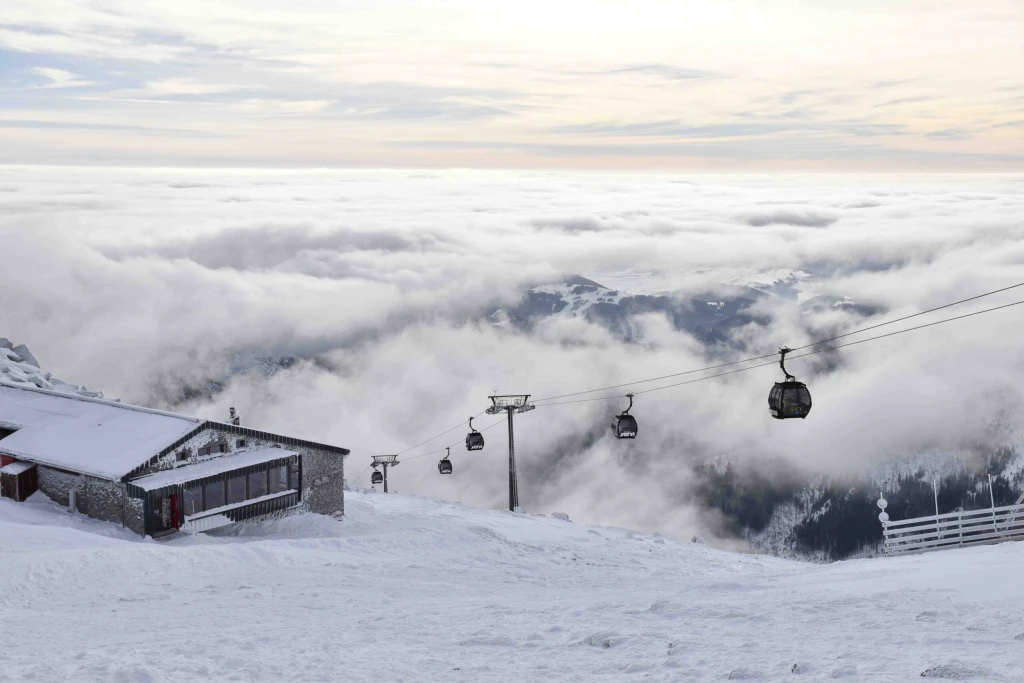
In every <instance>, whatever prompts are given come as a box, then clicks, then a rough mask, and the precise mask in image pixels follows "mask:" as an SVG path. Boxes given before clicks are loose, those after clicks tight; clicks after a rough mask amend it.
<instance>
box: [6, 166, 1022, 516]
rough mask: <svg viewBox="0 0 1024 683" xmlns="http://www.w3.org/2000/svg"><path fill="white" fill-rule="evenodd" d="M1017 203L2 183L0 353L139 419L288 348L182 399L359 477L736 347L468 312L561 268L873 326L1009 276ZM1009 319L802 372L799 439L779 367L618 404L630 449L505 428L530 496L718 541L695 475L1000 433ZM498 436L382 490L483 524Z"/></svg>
mask: <svg viewBox="0 0 1024 683" xmlns="http://www.w3.org/2000/svg"><path fill="white" fill-rule="evenodd" d="M1022 210H1024V177H1021V176H1009V175H1008V176H986V177H971V176H924V177H915V178H908V177H895V176H893V177H886V176H862V177H856V176H850V177H843V178H831V179H829V178H821V177H807V178H803V177H796V176H793V177H774V178H766V177H757V176H751V177H746V178H740V177H738V178H730V179H726V178H722V177H700V176H672V175H660V176H616V175H573V174H552V173H483V174H481V173H472V174H470V173H462V172H446V173H422V172H416V173H402V172H397V171H391V172H383V171H382V172H356V171H352V172H340V171H318V172H312V171H304V172H297V171H296V172H276V171H275V172H271V171H258V170H254V171H218V172H208V171H167V170H143V171H139V170H135V171H125V170H115V169H94V170H75V169H57V168H52V169H26V168H18V167H3V168H0V244H2V245H3V254H2V265H3V267H2V268H0V335H2V336H6V337H9V338H11V339H17V340H20V341H24V342H25V343H27V344H28V345H29V346H30V347H31V348H32V349H33V352H34V353H35V354H36V356H37V357H38V358H39V359H40V361H41V363H42V364H43V365H44V366H45V367H46V368H47V369H50V370H52V371H53V372H54V373H55V374H56V375H57V376H60V377H62V378H64V379H66V380H68V381H73V382H76V383H81V384H84V385H86V386H89V387H91V388H95V389H99V390H102V391H104V392H105V393H106V394H107V395H111V396H121V397H123V398H124V399H125V400H128V401H136V402H144V403H150V404H160V405H168V404H169V403H170V402H172V401H173V400H175V399H177V398H179V397H180V391H181V389H182V387H184V386H186V385H189V386H196V385H199V384H201V383H202V382H204V381H206V380H209V379H217V378H221V377H223V376H224V375H225V374H226V373H227V371H228V368H229V367H230V365H231V359H232V357H233V356H234V355H235V354H236V353H238V352H248V351H255V350H270V351H274V352H278V353H291V354H296V355H299V356H301V357H303V358H305V359H307V360H303V361H301V362H299V363H298V364H296V365H295V366H293V367H291V368H289V369H287V370H283V371H281V372H279V373H278V374H276V375H274V376H273V377H271V378H266V377H263V376H262V375H259V374H255V375H247V376H240V377H236V378H235V379H234V380H232V381H230V382H229V383H228V384H227V385H226V386H225V388H224V391H223V392H222V393H220V394H219V395H218V396H217V397H216V398H215V399H214V400H212V401H209V402H208V401H205V400H200V401H196V402H193V403H187V404H183V405H179V409H183V410H188V411H193V412H197V413H199V414H202V415H206V416H212V417H223V416H224V415H225V414H226V413H227V407H228V405H236V406H238V407H239V408H240V409H241V411H242V412H243V414H244V415H245V420H246V422H247V423H248V424H252V425H259V426H261V427H263V428H265V429H268V430H270V431H279V432H284V433H288V434H295V435H297V436H304V437H307V438H311V439H322V440H326V441H329V442H331V443H337V444H339V445H343V446H345V447H348V448H351V449H352V451H353V455H352V456H351V458H350V461H349V465H348V467H349V470H348V471H349V474H350V477H351V478H353V479H355V478H356V477H357V475H359V474H361V473H363V470H364V467H365V464H366V463H367V462H368V461H369V456H370V455H372V454H375V453H384V452H398V451H402V450H404V449H406V448H409V447H410V446H413V445H415V444H417V443H419V442H420V441H422V440H423V439H425V438H427V437H429V436H432V435H434V434H436V433H438V432H440V431H442V430H443V429H446V428H448V427H453V426H456V425H458V424H459V423H460V422H462V421H463V420H465V418H466V417H468V416H469V415H474V414H476V413H479V412H480V411H481V410H483V409H484V407H486V405H487V401H486V397H487V396H488V395H489V394H490V393H492V392H493V391H494V390H498V391H499V392H502V391H506V392H520V391H521V392H530V393H531V394H533V395H534V396H535V397H544V396H553V395H558V394H563V393H567V392H572V391H579V390H583V389H589V388H593V387H597V386H606V385H611V384H618V383H622V382H629V381H632V380H636V379H641V378H644V377H653V376H659V375H665V374H670V373H676V372H681V371H683V370H688V369H691V368H696V367H702V366H704V365H707V364H709V363H711V362H715V361H721V360H722V359H723V358H725V356H723V355H722V354H726V356H727V355H728V353H729V352H727V351H725V350H723V349H719V350H717V351H715V354H716V355H711V354H710V353H709V351H708V350H707V349H705V348H703V347H702V346H701V344H700V343H699V342H698V341H697V340H695V339H694V338H692V337H690V336H688V335H686V334H684V333H681V332H679V331H677V330H675V329H674V328H673V327H672V326H671V324H670V323H669V322H668V321H667V320H666V319H665V318H663V317H661V316H659V315H656V314H647V315H643V316H638V317H637V318H636V319H635V320H634V321H633V323H634V325H635V326H636V327H637V329H638V330H639V331H640V332H641V333H642V335H643V343H641V344H629V345H626V344H623V343H622V342H620V341H619V340H618V339H617V338H616V337H614V336H613V335H612V334H610V333H609V332H607V331H606V330H604V329H603V328H601V327H598V326H596V325H592V324H589V323H587V322H586V321H584V320H581V319H579V318H573V317H571V316H570V317H565V316H561V317H558V318H554V319H551V320H549V321H547V322H544V323H542V324H540V325H538V326H536V327H535V328H534V329H533V331H532V332H531V333H530V334H529V335H527V334H520V333H515V332H511V331H509V330H507V329H505V328H501V327H495V326H494V325H491V324H489V323H488V322H487V321H486V320H482V319H481V315H482V313H483V312H485V311H488V310H493V308H495V307H500V306H503V305H511V304H512V303H514V302H515V301H516V300H517V297H518V296H519V294H520V293H521V292H522V291H523V289H524V288H526V287H529V286H531V285H534V284H538V283H542V282H549V281H552V280H554V279H557V278H558V277H560V276H561V275H562V274H566V273H578V274H581V275H584V276H586V277H588V278H591V279H593V280H596V281H598V282H601V283H602V284H605V285H607V286H609V287H612V288H615V289H618V290H621V291H625V292H629V293H645V292H648V293H649V292H665V291H675V290H684V291H687V292H690V293H696V292H707V294H703V295H702V296H707V297H709V300H711V299H710V297H712V296H715V294H714V293H715V292H716V291H718V292H722V291H727V290H728V289H729V288H730V287H735V286H736V285H743V284H746V283H750V282H754V283H759V284H758V286H761V287H762V288H765V287H766V286H767V285H770V284H771V282H773V281H774V280H776V279H778V278H779V277H783V276H784V275H786V274H789V273H793V272H797V273H798V274H799V275H800V283H799V285H798V287H799V289H800V294H799V297H800V300H801V301H806V300H807V299H809V298H811V297H813V296H815V295H833V296H836V297H849V299H850V300H852V301H853V302H854V303H858V304H863V305H864V306H865V307H866V308H867V309H869V310H878V311H881V313H880V314H879V316H878V317H876V318H872V319H871V320H870V322H872V323H873V322H878V321H881V320H884V319H886V317H890V318H891V317H897V316H899V315H905V314H908V313H912V312H916V311H918V310H921V309H923V308H928V307H932V306H936V305H941V304H943V303H946V302H948V301H951V300H955V299H958V298H962V297H966V296H971V295H974V294H977V293H980V292H984V291H988V290H991V289H996V288H998V287H1001V286H1006V285H1007V284H1011V283H1015V282H1022V281H1024V242H1022V237H1024V223H1022V222H1021V215H1022ZM815 217H817V218H815ZM780 291H782V290H780ZM1015 298H1024V296H1017V297H1014V294H1013V293H1012V292H1010V293H1007V294H1005V295H1000V297H994V298H992V299H990V300H985V301H983V302H979V303H978V304H972V305H968V306H967V307H966V308H965V309H964V311H965V312H966V311H969V310H972V309H971V306H975V307H976V308H978V307H983V306H985V305H989V304H990V303H991V305H995V304H998V303H1004V302H1007V301H1011V300H1015ZM958 310H959V309H958ZM757 312H759V313H761V314H763V315H764V316H765V317H766V318H768V319H770V320H771V321H772V322H771V324H770V325H767V326H759V325H756V324H752V325H750V326H748V327H745V328H741V329H740V330H739V331H738V332H736V335H735V338H734V339H733V344H734V345H735V346H737V347H738V346H739V345H741V344H742V345H744V346H745V349H746V351H745V352H744V355H760V354H762V353H771V352H772V351H774V350H775V349H777V348H778V347H779V346H780V345H782V344H789V345H794V346H797V345H803V344H806V343H808V342H809V341H812V340H813V338H814V337H815V336H819V335H831V334H834V333H835V332H836V331H843V330H846V329H848V328H849V327H850V326H852V325H857V324H867V322H866V321H861V319H860V318H859V317H858V316H857V314H856V313H854V312H851V310H849V308H847V307H844V308H835V307H832V306H830V305H823V306H813V307H809V306H800V305H799V302H798V301H795V300H791V299H787V298H785V297H767V298H765V299H764V300H763V301H762V302H761V303H760V304H758V310H757ZM957 312H958V311H957ZM1020 316H1021V313H1020V311H1019V309H1009V310H1008V311H1005V312H1000V313H994V314H989V315H986V316H980V317H978V318H975V319H973V320H972V321H970V322H963V323H954V324H951V325H948V326H941V327H938V328H933V329H932V330H930V331H921V332H917V333H911V334H908V335H905V336H901V337H896V338H893V339H889V340H885V341H878V342H873V343H870V344H865V345H862V346H855V347H852V348H850V349H848V350H843V351H841V352H836V353H832V354H823V355H820V356H816V357H813V358H812V359H808V360H803V361H794V363H793V364H792V365H791V368H790V369H791V370H792V371H793V372H794V373H795V374H796V375H797V376H798V377H800V378H801V379H803V380H805V381H807V382H808V383H809V384H810V386H811V389H812V392H813V394H814V399H815V407H814V410H813V412H812V414H811V417H810V418H808V419H807V420H806V421H801V422H800V423H799V424H792V422H788V421H787V422H783V423H780V422H776V421H773V420H771V418H770V417H769V416H768V413H767V405H766V397H767V392H768V389H769V388H770V386H771V383H772V382H773V381H775V380H776V379H778V378H779V376H780V373H779V372H778V370H777V369H776V368H771V367H769V368H764V369H761V370H755V371H751V372H747V373H741V374H737V375H733V376H730V377H728V378H723V379H720V380H714V381H708V382H702V383H699V384H694V385H689V386H684V387H678V388H674V389H666V390H664V391H658V392H653V393H649V394H643V395H641V396H638V398H637V403H636V407H635V409H634V414H636V415H637V417H638V420H639V421H640V438H639V439H638V440H637V441H636V442H635V443H625V444H624V443H619V442H615V441H614V440H613V439H611V438H610V430H609V429H608V425H609V424H610V421H611V418H612V415H613V414H614V413H616V412H618V411H620V410H622V409H623V408H624V407H625V402H624V401H609V402H591V403H580V404H573V405H565V406H557V407H556V406H551V407H543V408H538V409H537V410H536V411H533V412H531V413H528V414H526V415H523V416H521V417H519V418H517V421H516V435H517V452H518V453H519V471H520V477H521V482H520V491H521V498H522V501H523V503H524V505H525V506H526V507H527V508H528V509H531V510H538V511H545V510H546V511H551V510H561V511H565V512H568V513H570V514H571V515H573V516H574V517H580V518H583V519H588V520H592V521H596V522H605V523H617V524H628V525H631V526H639V527H644V528H649V529H657V530H660V531H664V532H667V533H672V534H675V535H681V536H685V535H687V534H689V533H693V532H695V531H698V530H699V531H705V530H707V529H709V528H711V529H713V528H714V520H713V519H708V518H707V517H705V516H702V514H701V512H700V511H699V510H696V509H694V508H693V507H692V506H691V502H692V498H691V497H690V495H689V490H690V485H691V482H692V467H693V466H694V464H695V463H699V462H702V461H705V460H707V459H712V458H715V457H725V458H730V459H734V460H741V461H742V460H754V461H758V462H761V463H762V464H764V463H770V462H772V461H773V460H778V461H780V462H785V463H787V464H792V465H797V466H799V467H802V468H805V469H810V470H814V471H823V472H840V471H856V470H860V469H864V468H866V467H868V466H870V465H871V464H873V463H876V462H878V461H880V460H883V459H886V458H889V457H892V456H894V455H898V454H902V453H907V452H917V451H921V450H925V449H929V448H955V447H958V446H961V445H964V444H968V445H969V444H971V443H978V442H980V441H983V440H985V439H986V438H989V436H988V435H989V431H988V429H989V427H990V424H991V423H992V420H993V416H994V415H996V414H998V413H999V412H1000V411H1002V414H1003V415H1004V416H1009V417H1010V421H1011V422H1012V421H1013V420H1015V419H1017V418H1019V417H1022V415H1021V407H1022V405H1024V403H1022V400H1024V396H1022V395H1021V389H1020V387H1021V386H1024V383H1022V381H1021V380H1022V379H1024V377H1022V372H1024V366H1022V362H1021V361H1022V357H1021V352H1020V349H1019V337H1020V333H1021V331H1022V329H1024V326H1022V323H1021V317H1020ZM680 379H686V378H685V377H684V378H680ZM667 383H671V382H670V381H667V382H664V383H652V384H649V385H644V386H641V387H638V389H643V388H650V387H656V386H660V385H662V384H667ZM492 422H493V419H489V418H481V419H480V420H479V421H478V426H480V427H486V426H488V425H490V424H492ZM504 430H505V427H504V425H498V426H495V427H494V428H493V429H490V430H489V431H487V432H485V436H486V438H487V441H488V448H487V449H486V450H484V451H483V452H481V453H476V454H472V455H470V454H467V453H466V452H465V451H464V450H463V449H461V448H459V447H457V448H456V449H454V463H455V468H456V474H455V475H454V476H452V477H446V478H441V477H440V476H439V475H438V474H437V472H436V469H435V467H436V461H437V459H438V456H437V455H429V456H426V457H415V456H417V455H419V454H421V453H423V452H425V451H429V450H432V449H434V448H436V447H440V446H444V445H445V444H447V443H451V442H454V441H457V440H459V439H460V438H461V436H462V434H463V432H464V429H463V428H462V427H458V428H456V429H455V430H453V431H452V432H451V434H449V435H447V436H445V437H444V438H442V439H439V440H437V441H435V442H431V443H430V444H427V445H426V446H423V447H422V448H418V449H413V450H412V451H410V452H408V453H406V454H405V455H404V456H403V458H404V459H405V462H404V463H403V465H402V466H401V467H400V468H399V469H396V470H395V471H394V474H393V477H394V479H393V484H394V486H395V488H397V489H398V490H400V491H405V492H418V493H423V494H426V495H432V496H441V497H445V498H451V499H458V500H464V501H467V502H471V503H475V504H483V505H492V506H496V507H498V506H501V505H502V504H503V501H504V497H505V495H506V491H507V489H506V480H505V472H506V467H505V464H504V463H505V459H506V451H505V448H506V438H507V437H506V434H505V431H504ZM360 483H363V484H365V483H366V479H365V476H364V478H363V479H362V480H361V481H360Z"/></svg>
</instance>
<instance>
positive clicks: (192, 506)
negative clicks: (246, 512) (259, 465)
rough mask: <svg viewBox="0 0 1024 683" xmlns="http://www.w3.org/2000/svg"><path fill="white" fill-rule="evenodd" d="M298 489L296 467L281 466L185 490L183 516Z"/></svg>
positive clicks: (293, 465)
mask: <svg viewBox="0 0 1024 683" xmlns="http://www.w3.org/2000/svg"><path fill="white" fill-rule="evenodd" d="M298 488H299V466H298V464H297V463H293V464H292V465H291V466H290V467H289V466H288V465H281V466H280V467H275V468H274V469H272V470H267V471H264V472H253V473H252V474H249V475H244V474H243V475H239V476H237V477H231V478H229V479H227V480H225V481H217V482H213V483H210V484H205V485H203V486H196V487H193V488H188V489H185V499H184V503H185V514H186V515H194V514H197V513H200V512H204V511H206V510H213V509H214V508H219V507H223V506H225V505H232V504H234V503H242V502H245V501H247V500H252V499H253V498H259V497H261V496H266V495H269V494H273V493H283V492H284V491H287V490H289V489H293V490H296V491H297V490H298Z"/></svg>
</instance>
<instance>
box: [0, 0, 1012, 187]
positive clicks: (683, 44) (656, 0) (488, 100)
mask: <svg viewBox="0 0 1024 683" xmlns="http://www.w3.org/2000/svg"><path fill="white" fill-rule="evenodd" d="M1021 36H1024V3H1021V2H1019V1H1016V0H1005V1H1004V0H978V1H974V2H962V1H959V0H957V1H948V2H947V1H942V0H929V1H927V2H924V1H918V0H902V1H901V0H887V1H881V0H861V1H859V2H849V3H842V2H835V1H833V0H801V1H798V0H773V1H772V2H762V1H760V0H735V1H732V2H705V1H694V2H687V1H684V0H629V1H620V0H587V1H586V2H574V1H569V0H564V1H560V2H551V1H550V0H548V1H546V2H539V1H536V0H521V1H519V2H492V1H488V0H434V1H431V2H424V1H418V0H348V1H344V0H330V1H328V0H302V1H295V2H288V3H281V2H273V3H269V2H256V1H254V0H237V1H232V0H174V1H173V2H172V1H169V0H167V1H163V2H148V3H140V2H121V1H118V0H95V1H93V2H68V1H62V0H4V2H3V3H0V163H21V164H64V163H68V164H111V165H157V166H159V165H164V166H167V165H173V166H197V165H198V166H250V167H251V166H272V167H279V166H310V165H313V166H356V167H503V168H578V169H605V170H627V169H655V170H656V169H677V168H678V169H699V170H712V171H717V170H736V169H744V170H745V169H757V170H812V171H850V170H853V171H862V170H885V171H889V170H914V169H917V170H921V169H925V170H930V171H935V170H939V171H1008V170H1015V169H1020V168H1021V167H1022V163H1024V40H1022V39H1021Z"/></svg>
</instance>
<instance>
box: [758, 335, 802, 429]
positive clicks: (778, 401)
mask: <svg viewBox="0 0 1024 683" xmlns="http://www.w3.org/2000/svg"><path fill="white" fill-rule="evenodd" d="M791 351H792V349H790V348H787V347H782V348H781V349H779V355H780V356H781V357H780V358H779V367H780V368H782V373H783V374H784V375H785V376H786V381H784V382H776V383H775V386H773V387H772V390H771V392H770V393H769V394H768V410H769V411H771V414H772V417H774V418H775V419H776V420H788V419H791V418H797V417H799V418H801V419H803V418H805V417H807V415H808V413H810V412H811V392H810V391H808V390H807V385H806V384H804V383H803V382H798V381H796V377H794V376H793V375H791V374H789V371H788V370H786V354H787V353H790V352H791Z"/></svg>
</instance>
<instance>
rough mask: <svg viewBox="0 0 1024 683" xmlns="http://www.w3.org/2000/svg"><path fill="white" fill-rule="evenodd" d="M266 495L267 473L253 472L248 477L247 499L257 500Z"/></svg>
mask: <svg viewBox="0 0 1024 683" xmlns="http://www.w3.org/2000/svg"><path fill="white" fill-rule="evenodd" d="M265 495H267V473H266V472H253V473H252V474H250V475H249V497H250V498H259V497H260V496H265Z"/></svg>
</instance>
